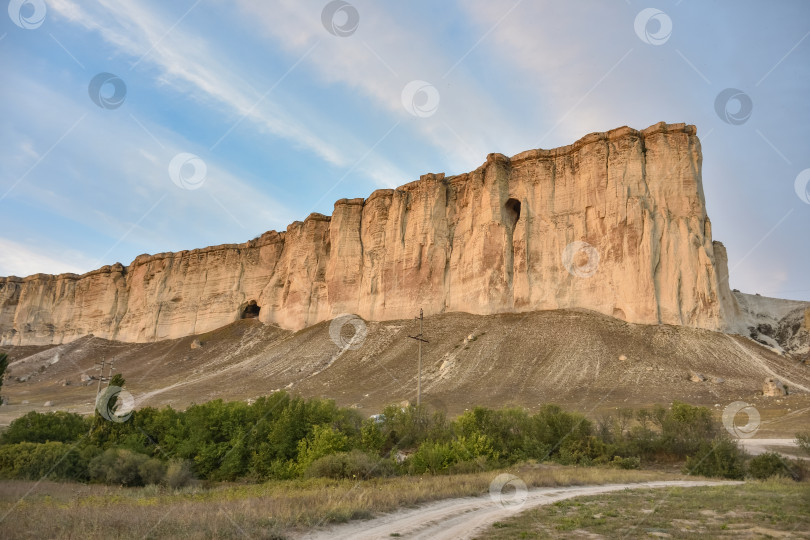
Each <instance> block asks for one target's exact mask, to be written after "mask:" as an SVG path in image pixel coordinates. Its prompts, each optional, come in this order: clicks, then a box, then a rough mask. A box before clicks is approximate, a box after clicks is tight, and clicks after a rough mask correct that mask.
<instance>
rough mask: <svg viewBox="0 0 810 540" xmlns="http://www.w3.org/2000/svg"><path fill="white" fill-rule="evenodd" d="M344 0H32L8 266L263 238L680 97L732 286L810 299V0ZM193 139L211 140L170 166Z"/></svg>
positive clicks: (3, 60)
mask: <svg viewBox="0 0 810 540" xmlns="http://www.w3.org/2000/svg"><path fill="white" fill-rule="evenodd" d="M6 3H8V2H6ZM40 4H42V5H44V6H45V7H44V10H43V6H42V5H40ZM328 4H329V3H328V2H326V1H323V0H282V1H273V0H229V1H225V0H200V1H195V0H173V1H171V2H166V1H163V2H160V1H153V0H140V1H134V0H96V1H92V0H82V1H78V0H37V1H34V0H28V2H23V1H22V0H12V1H11V2H10V3H9V10H8V11H9V15H8V16H5V14H4V13H2V12H0V36H2V37H0V65H1V66H2V84H0V213H1V214H0V215H2V217H3V222H4V223H3V226H2V228H0V275H11V274H13V275H28V274H32V273H35V272H48V273H59V272H78V273H81V272H85V271H88V270H91V269H93V268H97V267H99V266H102V265H104V264H111V263H114V262H116V261H120V262H122V263H124V264H128V263H129V262H130V261H132V259H134V258H135V257H136V256H137V255H139V254H141V253H158V252H162V251H178V250H182V249H192V248H197V247H203V246H207V245H215V244H221V243H229V242H234V243H236V242H243V241H245V240H248V239H250V238H253V237H255V236H257V235H259V234H261V233H262V232H264V231H266V230H270V229H276V230H283V229H284V228H286V225H287V224H288V223H289V222H291V221H294V220H296V219H303V218H304V217H306V216H307V215H308V214H309V213H310V212H313V211H317V212H322V213H325V214H331V211H332V205H333V203H334V201H335V200H336V199H339V198H343V197H365V196H368V195H369V194H370V193H371V192H372V191H373V190H375V189H379V188H390V187H396V186H398V185H402V184H404V183H406V182H409V181H412V180H415V179H417V178H418V177H419V175H420V174H424V173H427V172H445V173H447V174H448V175H449V174H457V173H462V172H466V171H469V170H472V169H474V168H476V167H477V166H479V165H480V164H481V163H482V162H483V161H484V160H485V158H486V154H487V153H490V152H501V153H504V154H507V155H513V154H515V153H518V152H521V151H523V150H527V149H530V148H538V147H542V148H552V147H556V146H561V145H565V144H569V143H571V142H573V141H574V140H576V139H578V138H580V137H582V136H583V135H585V134H587V133H590V132H594V131H605V130H608V129H612V128H616V127H619V126H622V125H629V126H631V127H634V128H637V129H641V128H644V127H647V126H649V125H651V124H654V123H656V122H658V121H661V120H663V121H666V122H672V123H674V122H686V123H691V124H696V125H697V126H698V134H699V136H700V137H701V140H702V145H703V153H704V168H703V180H704V187H705V192H706V198H707V205H708V212H709V216H710V217H711V219H712V222H713V233H714V238H715V239H716V240H720V241H722V242H724V243H725V244H726V246H727V248H728V251H729V259H730V262H729V266H730V269H731V285H732V287H735V288H739V289H741V290H743V291H746V292H759V293H762V294H767V295H774V296H782V297H790V298H797V299H807V300H810V280H808V275H810V272H809V271H808V269H809V268H810V249H808V248H810V242H809V241H808V231H810V204H808V203H806V202H805V201H804V200H802V198H801V197H800V193H799V192H797V180H796V179H797V177H799V175H800V173H801V172H802V171H804V170H805V169H808V168H810V152H808V149H810V100H808V96H809V95H810V2H807V1H804V0H796V1H780V2H769V3H765V2H745V1H727V2H719V1H718V2H705V1H697V0H682V1H678V2H675V1H672V2H646V1H645V2H638V1H635V0H627V1H625V0H611V1H567V2H562V1H560V2H541V1H536V0H523V1H519V2H514V1H512V0H509V1H503V2H500V1H492V0H467V1H463V2H461V1H459V2H451V1H447V2H430V1H408V2H404V1H401V2H392V1H388V2H371V1H366V0H352V1H351V2H350V3H344V4H332V5H331V7H332V8H333V10H334V9H335V8H336V7H337V8H340V9H337V11H336V12H335V15H334V17H333V18H330V19H328V20H329V21H331V22H332V23H333V25H331V26H329V27H328V28H327V26H326V25H325V24H324V21H323V17H322V14H323V11H324V9H325V7H326V6H327V5H328ZM649 8H654V10H653V11H643V10H645V9H649ZM43 13H44V18H43V16H42V15H43ZM12 16H13V17H12ZM637 19H638V20H639V21H640V25H639V24H636V21H637ZM645 21H646V24H645ZM355 22H356V23H357V24H356V27H355V25H354V23H355ZM670 24H671V29H670V27H669V25H670ZM21 26H23V27H29V28H23V27H21ZM329 30H332V32H330V31H329ZM342 33H343V34H348V35H345V36H341V35H335V34H342ZM99 73H110V74H112V75H114V76H116V77H117V78H118V79H119V80H120V81H122V82H123V84H124V85H125V87H126V94H125V96H121V95H119V96H114V95H113V90H114V88H113V85H112V84H106V85H103V86H102V87H101V94H100V97H99V95H98V94H96V96H94V97H95V98H96V101H97V102H99V103H101V104H102V105H104V103H105V102H106V103H107V104H108V108H105V107H102V106H99V105H98V104H97V103H96V102H94V100H93V99H91V96H90V92H89V90H88V87H89V85H90V82H91V80H92V79H93V78H94V77H96V76H97V74H99ZM415 80H416V81H425V82H426V83H428V84H429V85H430V86H429V87H427V88H426V90H427V91H428V92H429V93H426V92H421V93H418V94H416V95H415V98H414V100H411V99H410V96H409V97H408V98H406V99H405V100H404V103H405V104H406V105H408V106H410V107H411V111H409V110H407V109H406V106H404V104H403V89H405V88H406V87H407V85H408V84H409V83H410V82H411V81H415ZM417 87H421V88H423V89H424V88H425V86H424V84H423V85H421V86H419V85H417ZM727 88H736V89H739V90H740V91H741V92H742V94H744V95H743V96H742V98H741V99H742V100H743V101H745V100H746V99H750V103H751V104H752V109H751V112H750V115H747V114H746V111H745V110H743V111H738V110H737V109H738V108H739V107H740V106H741V105H740V103H741V102H740V101H739V100H732V101H730V102H729V103H728V104H727V106H726V107H721V110H722V111H726V112H727V113H728V114H730V115H731V117H732V119H733V118H734V117H740V118H741V120H740V121H738V122H737V123H729V122H728V121H724V119H723V118H721V116H720V114H718V112H717V110H716V107H715V101H716V98H717V96H718V95H719V94H720V93H721V92H722V91H723V90H725V89H727ZM119 98H123V101H120V99H119ZM116 105H118V106H116ZM414 108H415V110H416V112H417V113H419V112H421V116H420V115H419V114H412V112H413V111H414ZM181 153H185V154H186V155H188V154H193V155H194V156H198V158H199V160H197V161H194V160H192V161H191V162H188V159H189V158H188V156H187V157H186V159H180V160H179V161H176V162H175V163H176V164H178V167H179V165H182V163H184V162H186V164H185V166H183V167H179V168H175V170H179V171H180V172H179V173H175V178H174V180H176V182H173V179H172V178H171V177H170V174H169V165H170V163H172V161H173V159H174V158H175V156H177V155H178V154H181ZM201 163H204V166H205V171H204V173H205V174H204V176H196V177H195V176H194V174H195V173H199V174H200V175H201V174H202V172H201V169H200V164H201ZM195 165H196V166H197V168H195ZM178 175H180V176H182V178H184V179H185V180H186V183H185V184H184V183H183V181H180V180H178V178H180V176H178ZM799 178H800V180H799V181H798V183H799V184H802V186H803V185H804V184H803V180H801V179H803V178H804V176H801V177H799ZM200 179H201V180H200ZM182 186H185V187H186V188H188V187H192V188H195V189H184V188H183V187H182ZM805 197H806V192H805Z"/></svg>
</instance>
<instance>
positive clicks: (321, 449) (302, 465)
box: [298, 426, 349, 473]
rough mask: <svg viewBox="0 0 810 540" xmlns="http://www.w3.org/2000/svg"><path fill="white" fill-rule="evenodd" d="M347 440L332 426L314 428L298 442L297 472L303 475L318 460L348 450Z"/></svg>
mask: <svg viewBox="0 0 810 540" xmlns="http://www.w3.org/2000/svg"><path fill="white" fill-rule="evenodd" d="M348 443H349V441H348V438H347V437H346V435H344V434H343V433H341V432H339V431H337V430H335V429H334V428H333V427H332V426H315V429H313V430H312V434H311V435H310V436H309V437H307V438H306V439H301V440H300V441H299V442H298V470H299V471H300V472H301V473H303V472H304V471H306V469H307V468H308V467H309V466H310V464H312V462H313V461H315V460H316V459H318V458H321V457H323V456H328V455H330V454H335V453H337V452H342V451H344V450H347V449H348Z"/></svg>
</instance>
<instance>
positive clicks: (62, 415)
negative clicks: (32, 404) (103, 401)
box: [0, 411, 90, 444]
mask: <svg viewBox="0 0 810 540" xmlns="http://www.w3.org/2000/svg"><path fill="white" fill-rule="evenodd" d="M89 429H90V422H89V421H88V420H87V419H86V418H84V417H83V416H81V415H79V414H75V413H69V412H64V411H54V412H47V413H38V412H36V411H31V412H30V413H28V414H26V415H24V416H21V417H19V418H17V419H16V420H14V421H13V422H11V424H10V425H9V426H8V429H6V431H4V432H3V434H2V435H1V436H0V444H16V443H21V442H32V443H44V442H48V441H58V442H71V441H77V440H79V438H81V437H82V436H84V435H87V432H88V430H89Z"/></svg>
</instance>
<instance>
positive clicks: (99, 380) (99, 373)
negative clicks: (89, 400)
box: [96, 358, 107, 399]
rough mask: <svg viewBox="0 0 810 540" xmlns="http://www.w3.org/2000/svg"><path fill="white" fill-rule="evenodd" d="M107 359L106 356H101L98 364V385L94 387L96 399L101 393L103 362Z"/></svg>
mask: <svg viewBox="0 0 810 540" xmlns="http://www.w3.org/2000/svg"><path fill="white" fill-rule="evenodd" d="M106 361H107V359H106V358H102V360H101V364H100V365H98V364H97V365H98V366H99V368H98V386H97V387H96V399H98V395H99V394H100V393H101V380H102V379H103V378H104V364H105V362H106Z"/></svg>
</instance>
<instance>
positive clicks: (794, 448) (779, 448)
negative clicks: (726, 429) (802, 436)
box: [739, 439, 808, 459]
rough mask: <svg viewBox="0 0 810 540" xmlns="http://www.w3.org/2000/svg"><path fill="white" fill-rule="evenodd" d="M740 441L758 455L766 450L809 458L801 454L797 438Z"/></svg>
mask: <svg viewBox="0 0 810 540" xmlns="http://www.w3.org/2000/svg"><path fill="white" fill-rule="evenodd" d="M739 443H740V446H742V447H743V448H745V449H746V450H747V451H748V453H749V454H751V455H752V456H758V455H760V454H764V453H765V452H777V453H779V454H782V455H783V456H786V457H790V458H795V457H800V458H803V459H808V458H807V457H805V456H802V455H801V454H800V452H799V446H798V445H797V444H796V440H795V439H739Z"/></svg>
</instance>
